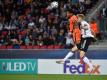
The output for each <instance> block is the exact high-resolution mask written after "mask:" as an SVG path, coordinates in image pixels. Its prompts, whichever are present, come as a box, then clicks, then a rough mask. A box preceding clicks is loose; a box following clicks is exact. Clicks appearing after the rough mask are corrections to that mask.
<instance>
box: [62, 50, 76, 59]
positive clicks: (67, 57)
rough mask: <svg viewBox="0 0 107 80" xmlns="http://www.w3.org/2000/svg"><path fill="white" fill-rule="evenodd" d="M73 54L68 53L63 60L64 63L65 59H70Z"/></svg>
mask: <svg viewBox="0 0 107 80" xmlns="http://www.w3.org/2000/svg"><path fill="white" fill-rule="evenodd" d="M73 54H74V53H73V52H72V51H70V52H68V54H67V55H66V56H65V58H64V59H63V60H64V61H66V60H67V59H69V58H70V57H72V56H73Z"/></svg>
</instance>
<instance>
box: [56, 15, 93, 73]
mask: <svg viewBox="0 0 107 80" xmlns="http://www.w3.org/2000/svg"><path fill="white" fill-rule="evenodd" d="M78 22H79V23H80V29H81V36H82V38H81V41H80V42H79V43H78V44H76V45H75V46H74V47H73V48H72V49H71V51H70V52H68V54H67V55H66V56H65V58H64V59H62V60H60V61H57V63H64V62H65V61H66V60H67V59H68V58H70V57H72V56H73V54H74V52H75V51H79V53H80V62H84V63H86V64H87V65H88V66H89V67H90V72H91V71H92V70H93V65H92V63H91V62H90V61H89V59H88V58H87V57H86V56H85V53H86V52H87V49H88V47H89V45H90V43H91V42H92V41H93V39H94V36H93V34H92V31H91V28H90V25H89V24H88V23H87V22H86V21H85V20H84V15H83V14H78Z"/></svg>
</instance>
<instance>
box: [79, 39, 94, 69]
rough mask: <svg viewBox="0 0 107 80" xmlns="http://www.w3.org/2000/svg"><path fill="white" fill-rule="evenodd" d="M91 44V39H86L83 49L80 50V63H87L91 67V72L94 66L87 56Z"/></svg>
mask: <svg viewBox="0 0 107 80" xmlns="http://www.w3.org/2000/svg"><path fill="white" fill-rule="evenodd" d="M90 43H91V40H90V38H86V39H84V40H83V43H82V48H81V50H80V62H82V61H81V60H83V62H84V63H86V64H87V65H88V66H89V67H90V71H92V69H93V65H92V63H91V62H90V60H89V59H88V58H87V57H86V56H85V54H86V52H87V49H88V47H89V45H90Z"/></svg>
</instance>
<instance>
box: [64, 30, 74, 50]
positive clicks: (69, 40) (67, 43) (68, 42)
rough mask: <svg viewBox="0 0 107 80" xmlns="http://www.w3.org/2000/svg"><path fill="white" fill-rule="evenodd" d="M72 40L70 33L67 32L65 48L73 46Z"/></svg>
mask: <svg viewBox="0 0 107 80" xmlns="http://www.w3.org/2000/svg"><path fill="white" fill-rule="evenodd" d="M73 44H74V41H73V38H72V36H71V33H70V32H68V34H67V36H66V46H65V48H69V49H71V48H72V47H73Z"/></svg>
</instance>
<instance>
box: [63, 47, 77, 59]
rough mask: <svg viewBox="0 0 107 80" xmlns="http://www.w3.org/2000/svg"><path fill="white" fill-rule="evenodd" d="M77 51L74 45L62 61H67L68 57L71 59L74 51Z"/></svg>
mask: <svg viewBox="0 0 107 80" xmlns="http://www.w3.org/2000/svg"><path fill="white" fill-rule="evenodd" d="M77 50H78V48H77V46H76V45H75V46H74V47H73V48H72V49H71V51H69V52H68V54H67V55H66V56H65V58H64V59H63V61H66V60H67V59H69V58H70V57H72V56H73V54H74V53H75V51H77Z"/></svg>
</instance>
